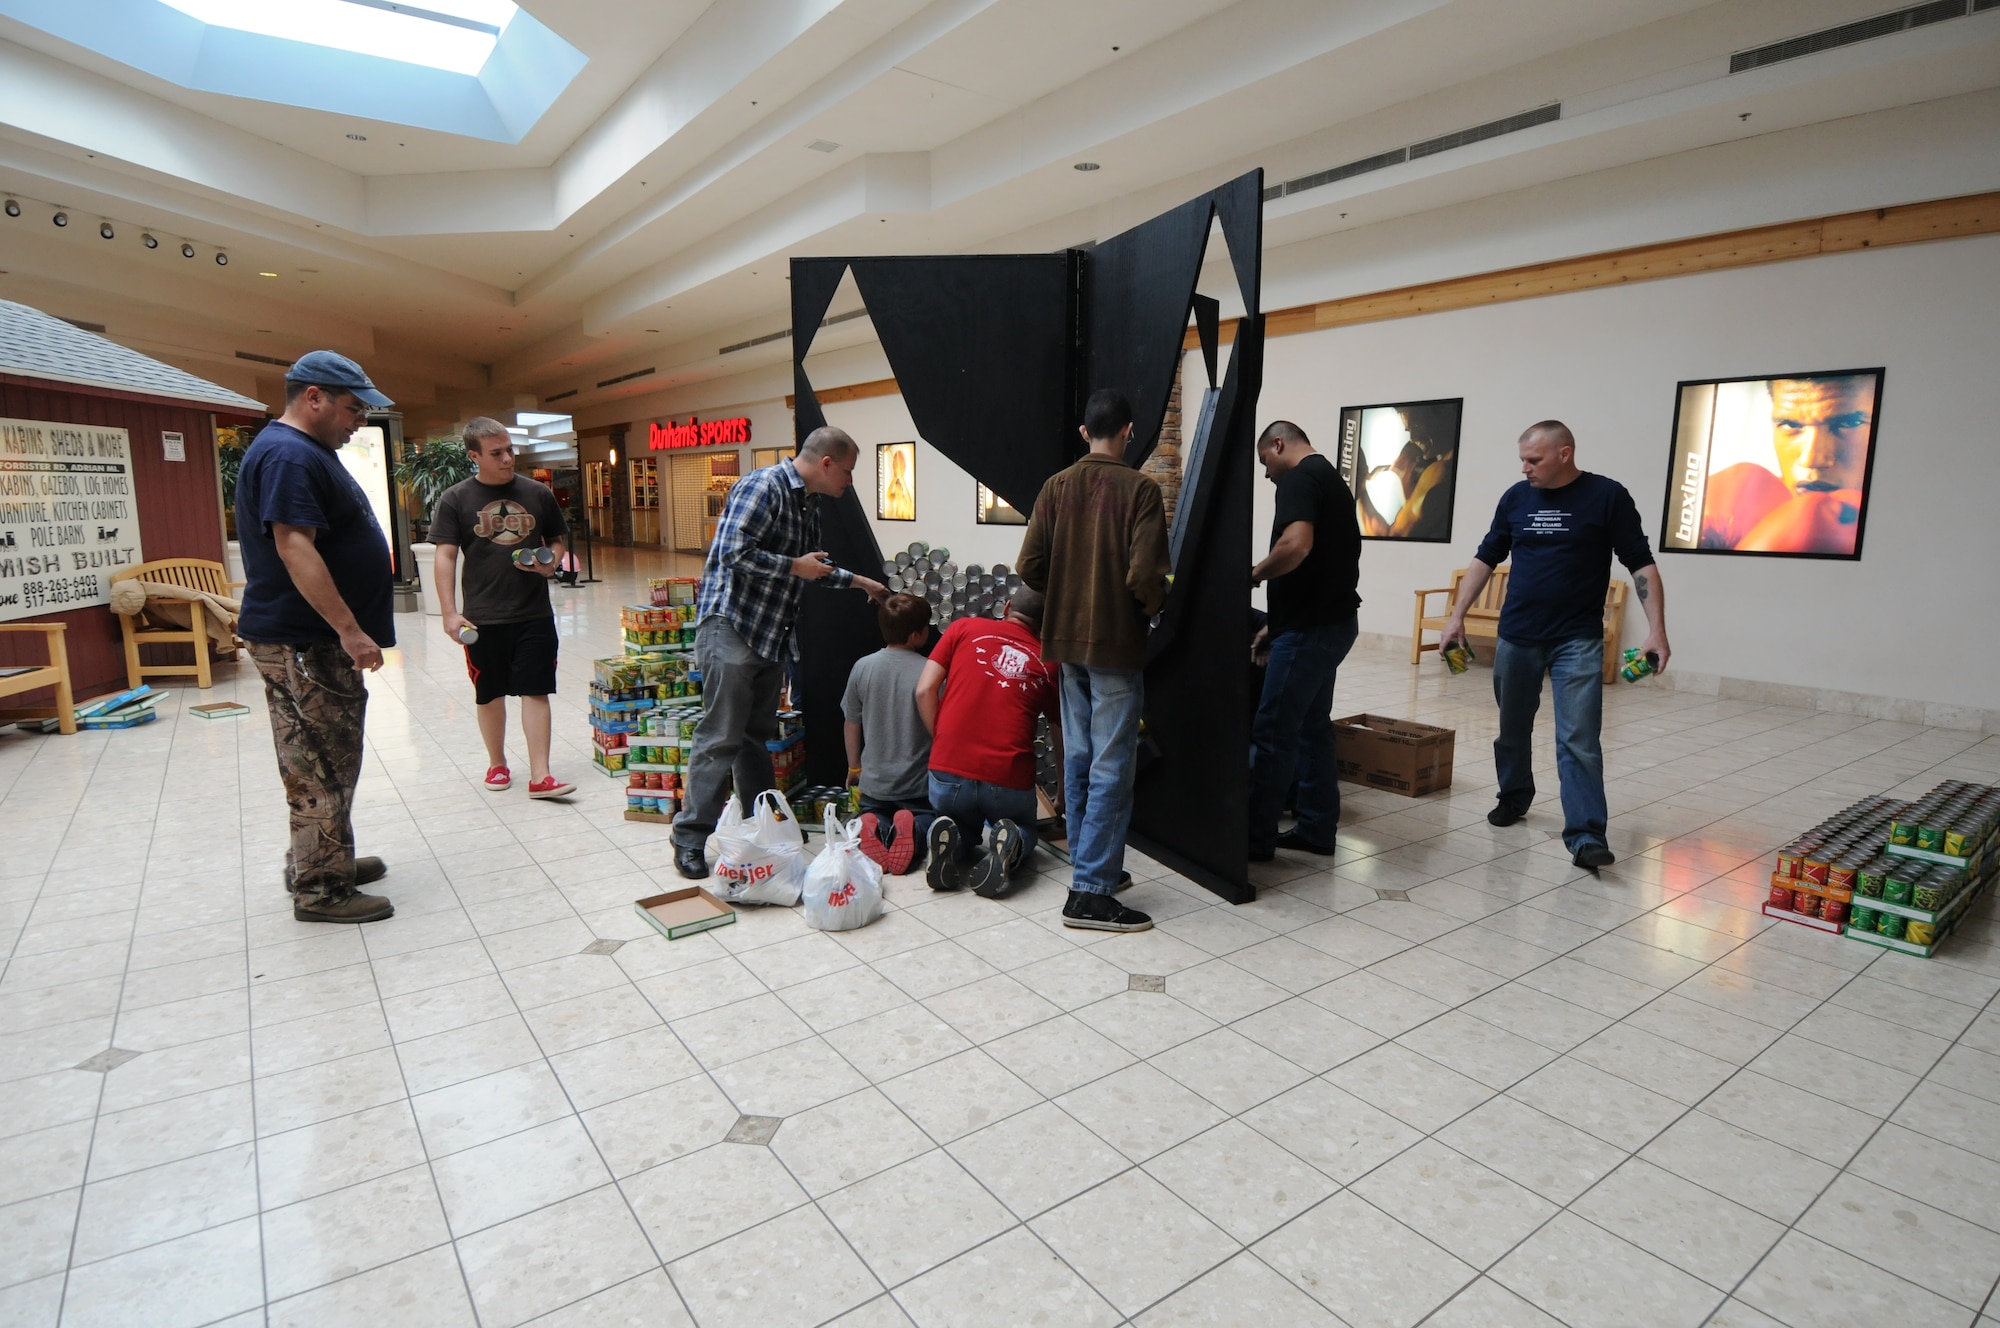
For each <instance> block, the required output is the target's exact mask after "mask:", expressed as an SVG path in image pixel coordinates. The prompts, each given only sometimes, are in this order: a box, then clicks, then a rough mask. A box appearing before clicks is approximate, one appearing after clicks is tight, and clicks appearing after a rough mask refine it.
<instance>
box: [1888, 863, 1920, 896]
mask: <svg viewBox="0 0 2000 1328" xmlns="http://www.w3.org/2000/svg"><path fill="white" fill-rule="evenodd" d="M1920 874H1921V869H1920V868H1919V867H1918V866H1916V865H1915V864H1911V863H1898V864H1897V865H1896V866H1894V867H1891V868H1890V869H1889V875H1888V877H1887V878H1886V879H1885V880H1884V881H1883V882H1882V898H1884V899H1886V900H1887V901H1889V902H1890V903H1892V904H1907V903H1909V902H1910V896H1911V895H1912V894H1913V893H1914V892H1915V888H1916V883H1917V877H1918V875H1920Z"/></svg>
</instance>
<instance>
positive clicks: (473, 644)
mask: <svg viewBox="0 0 2000 1328" xmlns="http://www.w3.org/2000/svg"><path fill="white" fill-rule="evenodd" d="M465 450H466V451H468V452H470V453H472V456H473V460H474V461H475V462H476V463H477V465H478V467H479V473H478V474H476V475H474V476H473V477H472V478H471V479H469V480H463V481H461V482H459V483H457V484H454V485H452V486H451V487H450V488H449V489H446V490H445V491H444V493H443V494H442V495H440V496H439V498H438V501H437V509H436V510H435V511H434V512H433V513H432V514H431V540H432V542H433V543H435V544H436V545H437V564H436V569H437V593H438V599H439V600H440V601H441V602H442V603H443V605H444V634H445V635H446V636H448V637H450V638H451V639H452V640H453V641H454V642H458V643H460V644H462V645H464V647H465V670H466V672H467V673H469V674H470V675H471V676H472V687H473V697H474V699H475V700H476V701H477V703H478V706H479V736H480V737H481V738H483V739H485V742H486V779H485V784H486V787H487V788H488V789H489V790H490V791H492V792H495V793H497V792H500V791H501V790H503V789H506V788H507V787H508V786H510V785H511V784H512V783H513V782H514V779H513V774H512V772H510V771H509V770H508V768H507V698H508V697H510V696H518V697H520V698H521V729H522V731H523V733H524V734H526V736H527V739H528V796H529V797H531V798H560V797H564V796H566V795H568V794H571V793H574V792H576V785H574V784H571V783H568V782H566V781H564V780H560V779H557V778H556V777H555V776H554V775H552V774H550V773H549V697H550V696H551V695H552V694H554V692H555V690H556V619H555V613H554V611H553V610H552V609H551V608H550V607H549V580H550V579H551V578H552V577H554V576H555V574H556V571H557V569H558V568H560V567H561V566H562V555H563V541H564V539H566V538H567V537H568V535H569V525H568V523H566V522H565V521H564V520H563V514H562V505H561V504H560V503H558V502H557V501H556V496H555V495H554V494H553V493H551V492H549V489H548V486H547V485H544V484H539V483H537V482H535V481H534V480H531V479H526V478H524V477H522V476H520V475H516V474H515V473H514V440H513V438H512V437H510V436H509V435H508V433H507V426H506V425H504V424H502V423H500V421H498V420H493V419H487V418H484V417H481V418H479V419H476V420H474V421H472V423H470V424H468V425H466V426H465ZM542 548H547V549H548V550H550V552H551V554H552V555H553V556H552V557H548V558H546V560H544V559H535V560H533V561H532V562H531V563H530V565H528V566H522V565H521V564H519V563H517V562H516V561H515V560H514V559H515V555H516V554H517V553H519V552H520V551H522V550H528V551H534V550H537V549H542ZM461 551H463V553H464V555H465V612H464V613H460V612H459V609H458V559H459V554H460V552H461ZM467 627H470V628H473V629H474V630H475V631H477V632H478V634H479V635H478V639H477V640H475V641H466V640H465V639H464V638H463V637H462V636H460V634H459V633H460V631H461V630H462V629H464V628H467Z"/></svg>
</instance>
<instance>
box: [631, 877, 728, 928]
mask: <svg viewBox="0 0 2000 1328" xmlns="http://www.w3.org/2000/svg"><path fill="white" fill-rule="evenodd" d="M632 907H634V908H636V909H638V910H639V916H640V917H642V918H644V919H645V920H646V921H648V922H650V923H652V924H653V929H654V930H655V931H657V932H659V933H660V935H662V936H664V937H666V938H667V939H668V940H670V941H677V940H679V939H680V938H681V937H683V936H692V935H694V934H695V933H696V932H698V931H707V930H709V929H710V928H711V927H726V926H728V925H729V924H730V923H732V922H734V921H736V910H735V908H734V907H732V906H731V905H729V904H727V903H725V902H723V901H722V900H720V899H717V898H716V897H715V896H714V895H712V894H710V893H709V892H708V891H706V890H704V889H702V888H701V887H700V886H698V885H695V886H689V887H688V888H687V889H685V890H669V891H668V892H667V893H665V894H663V895H650V896H648V897H647V898H645V899H640V900H636V901H634V902H633V905H632Z"/></svg>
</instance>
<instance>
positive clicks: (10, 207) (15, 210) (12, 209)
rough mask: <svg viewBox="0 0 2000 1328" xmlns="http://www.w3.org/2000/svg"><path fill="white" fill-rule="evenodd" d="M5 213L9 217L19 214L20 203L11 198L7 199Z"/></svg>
mask: <svg viewBox="0 0 2000 1328" xmlns="http://www.w3.org/2000/svg"><path fill="white" fill-rule="evenodd" d="M7 215H8V216H10V217H18V216H20V215H21V205H20V204H19V203H17V202H15V201H14V200H13V199H11V198H10V199H8V200H7Z"/></svg>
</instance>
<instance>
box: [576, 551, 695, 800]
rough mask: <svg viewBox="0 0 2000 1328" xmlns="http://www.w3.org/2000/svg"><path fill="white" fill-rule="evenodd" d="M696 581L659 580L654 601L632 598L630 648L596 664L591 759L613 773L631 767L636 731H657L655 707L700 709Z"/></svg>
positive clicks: (624, 629)
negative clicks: (652, 720) (651, 723)
mask: <svg viewBox="0 0 2000 1328" xmlns="http://www.w3.org/2000/svg"><path fill="white" fill-rule="evenodd" d="M695 586H696V582H695V581H694V580H693V579H692V578H678V577H677V578H670V579H663V580H658V581H655V582H653V584H652V594H651V598H652V601H653V602H652V603H650V604H628V605H626V606H625V607H624V608H622V609H620V610H619V611H618V627H619V635H620V637H621V638H622V640H623V644H624V653H623V654H621V655H618V656H615V657H613V658H611V659H600V660H596V661H594V662H593V664H592V666H591V669H592V672H591V684H590V733H591V739H590V740H591V759H592V761H594V762H595V763H596V765H597V768H598V769H600V770H602V771H603V772H604V773H605V774H607V775H620V774H624V773H626V768H627V766H628V765H629V764H630V762H631V759H632V757H631V746H632V742H631V739H632V737H633V735H634V734H638V735H640V736H642V737H653V736H657V735H656V734H654V733H652V732H650V731H649V730H648V727H647V716H648V715H649V714H650V712H652V711H654V710H656V709H658V708H660V707H662V706H675V705H680V706H687V705H690V704H693V705H695V707H696V708H697V709H699V698H700V696H701V671H700V670H699V669H698V668H696V667H695V662H694V613H695ZM648 773H664V772H660V771H649V772H648ZM662 791H664V790H662ZM676 791H677V790H676Z"/></svg>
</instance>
